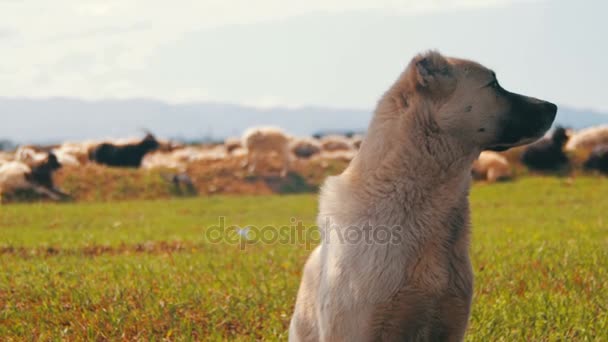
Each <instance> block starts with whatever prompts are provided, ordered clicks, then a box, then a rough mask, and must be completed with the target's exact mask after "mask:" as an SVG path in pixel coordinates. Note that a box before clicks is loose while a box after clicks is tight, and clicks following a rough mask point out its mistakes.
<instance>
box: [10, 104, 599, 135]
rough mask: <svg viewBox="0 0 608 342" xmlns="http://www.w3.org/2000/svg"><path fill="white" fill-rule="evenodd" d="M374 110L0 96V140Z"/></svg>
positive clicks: (330, 123) (231, 129)
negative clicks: (265, 107)
mask: <svg viewBox="0 0 608 342" xmlns="http://www.w3.org/2000/svg"><path fill="white" fill-rule="evenodd" d="M370 116H371V110H362V109H343V108H328V107H320V106H319V107H315V106H311V107H299V108H279V107H277V108H267V109H261V108H254V107H247V106H242V105H235V104H226V103H184V104H170V103H165V102H161V101H157V100H150V99H127V100H99V101H87V100H80V99H74V98H49V99H29V98H0V140H10V141H13V142H17V143H55V142H60V141H65V140H85V139H97V138H106V137H128V136H139V135H143V132H144V131H146V130H149V131H151V132H154V133H155V134H156V135H158V136H160V137H168V138H173V139H178V140H182V141H205V140H219V139H223V138H225V137H229V136H238V135H240V134H241V132H243V130H245V129H246V128H248V127H251V126H254V125H276V126H280V127H282V128H283V129H285V130H286V131H287V132H289V133H291V134H294V135H310V134H313V133H317V132H346V131H355V132H358V131H364V130H365V128H366V126H367V124H368V122H369V119H370ZM555 122H556V124H560V125H564V126H567V127H572V128H574V129H580V128H584V127H588V126H594V125H599V124H606V123H608V113H602V112H597V111H592V110H584V109H577V108H572V107H566V106H560V108H559V111H558V115H557V118H556V120H555Z"/></svg>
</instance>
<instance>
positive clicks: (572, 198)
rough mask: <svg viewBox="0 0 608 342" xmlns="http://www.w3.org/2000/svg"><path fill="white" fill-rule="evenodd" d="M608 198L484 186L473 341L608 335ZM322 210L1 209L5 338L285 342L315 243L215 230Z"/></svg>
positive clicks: (553, 182) (223, 206)
mask: <svg viewBox="0 0 608 342" xmlns="http://www.w3.org/2000/svg"><path fill="white" fill-rule="evenodd" d="M606 193H608V179H605V178H587V177H583V178H576V179H575V180H573V181H571V180H568V179H564V178H537V177H530V178H522V179H520V180H518V181H516V182H512V183H502V184H495V185H483V184H482V185H475V186H474V188H473V191H472V194H471V202H472V211H473V215H472V216H473V217H472V219H473V241H472V247H471V254H472V258H473V264H474V269H475V274H476V282H475V298H474V305H473V312H472V316H471V321H470V327H469V331H468V335H467V340H469V341H519V340H528V341H560V340H580V341H604V340H608V287H607V286H606V279H608V215H607V213H608V198H607V197H606ZM315 214H316V198H315V196H313V195H289V196H278V195H271V196H242V197H229V196H216V197H209V198H189V199H165V200H153V201H124V202H114V203H109V202H108V203H79V204H76V203H69V204H50V203H44V204H30V205H25V204H17V205H10V206H3V207H0V268H1V269H2V272H0V339H1V340H23V339H36V340H38V339H42V340H82V339H92V340H116V339H140V340H161V339H169V340H210V341H213V340H227V339H228V340H244V341H249V340H256V339H257V340H276V339H281V340H284V339H285V338H286V333H287V327H288V324H289V319H290V315H291V311H292V307H293V303H294V296H295V293H296V291H297V287H298V284H299V280H300V275H301V273H300V272H301V268H302V265H303V263H304V261H305V260H306V256H307V255H308V253H309V249H310V248H307V246H306V245H305V244H303V243H296V244H279V243H275V244H263V243H248V244H239V240H238V238H237V239H236V240H235V241H234V243H211V241H210V239H211V238H212V237H211V235H210V234H209V233H210V232H211V231H213V229H212V227H213V226H218V225H219V224H220V217H224V218H225V219H224V220H225V224H226V226H231V225H234V226H238V227H245V226H251V225H253V226H256V227H263V226H265V225H273V226H288V225H291V224H293V221H292V220H291V219H292V218H295V219H296V220H297V221H302V223H303V224H304V225H305V226H311V225H312V224H313V223H314V219H315ZM226 231H227V232H230V230H226ZM232 232H234V231H232ZM231 236H232V237H233V238H234V237H235V236H236V235H235V234H234V233H233V234H232V235H231ZM237 237H238V236H237Z"/></svg>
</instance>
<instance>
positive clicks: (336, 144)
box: [321, 135, 354, 152]
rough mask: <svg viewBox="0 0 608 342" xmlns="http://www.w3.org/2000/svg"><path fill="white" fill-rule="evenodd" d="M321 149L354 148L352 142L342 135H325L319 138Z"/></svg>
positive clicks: (343, 149)
mask: <svg viewBox="0 0 608 342" xmlns="http://www.w3.org/2000/svg"><path fill="white" fill-rule="evenodd" d="M321 147H322V148H323V151H326V152H335V151H351V150H354V146H353V142H352V141H351V140H350V139H349V138H347V137H345V136H342V135H327V136H324V137H322V138H321Z"/></svg>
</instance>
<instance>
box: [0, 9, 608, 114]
mask: <svg viewBox="0 0 608 342" xmlns="http://www.w3.org/2000/svg"><path fill="white" fill-rule="evenodd" d="M420 4H423V5H420ZM607 12H608V2H606V1H526V0H519V1H508V0H497V1H461V2H453V1H393V0H333V1H332V0H307V1H287V0H213V1H212V0H182V1H160V0H146V1H136V0H103V1H87V0H79V1H75V0H53V1H41V0H0V56H1V57H0V96H5V97H50V96H66V97H77V98H85V99H101V98H131V97H145V98H153V99H159V100H164V101H168V102H187V101H219V102H229V103H237V104H249V105H255V106H262V107H263V106H275V105H285V106H304V105H319V106H334V107H352V108H365V109H368V108H371V107H373V105H374V103H375V101H376V100H377V98H378V97H379V96H380V94H381V93H382V92H383V91H384V90H385V89H386V88H387V87H388V85H389V84H390V83H391V82H392V81H393V80H394V79H395V78H396V77H397V75H398V73H399V72H400V71H401V70H402V69H403V67H404V66H405V65H406V64H407V62H408V61H409V59H410V58H411V57H412V56H413V55H414V54H416V53H417V52H419V51H421V50H426V49H430V48H434V49H439V50H440V51H441V52H443V53H445V54H450V55H456V56H460V57H466V58H471V59H475V60H478V61H480V62H482V63H484V64H486V65H487V66H489V67H491V68H493V69H494V70H496V72H497V73H498V76H499V79H500V80H501V82H502V83H503V85H504V86H505V87H506V88H507V89H511V90H514V91H518V92H523V93H526V94H529V95H533V96H537V97H542V98H546V99H549V100H551V101H554V102H557V103H560V104H565V105H571V106H576V107H583V108H593V109H598V110H608V94H607V93H606V90H607V89H608V88H607V87H606V80H605V79H606V77H607V76H608V66H607V63H608V59H607V58H606V57H607V54H606V53H607V48H608V43H606V42H607V41H608V40H607V37H606V36H607V35H608V23H607V20H606V18H605V16H606V13H607Z"/></svg>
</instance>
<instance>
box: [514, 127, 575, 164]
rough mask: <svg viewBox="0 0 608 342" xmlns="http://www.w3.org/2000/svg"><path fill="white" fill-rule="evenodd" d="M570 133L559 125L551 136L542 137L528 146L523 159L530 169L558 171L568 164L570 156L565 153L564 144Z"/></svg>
mask: <svg viewBox="0 0 608 342" xmlns="http://www.w3.org/2000/svg"><path fill="white" fill-rule="evenodd" d="M566 142H568V135H567V134H566V130H565V129H564V128H563V127H557V128H555V130H554V131H553V134H551V137H549V138H547V137H545V138H542V139H541V140H539V141H537V142H535V143H534V144H532V145H530V146H528V147H527V148H526V150H525V151H524V153H523V154H522V157H521V160H522V162H523V163H524V165H526V166H527V167H528V168H529V169H532V170H539V171H556V170H559V169H560V168H562V167H564V166H566V165H568V156H566V154H565V153H564V145H565V144H566Z"/></svg>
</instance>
